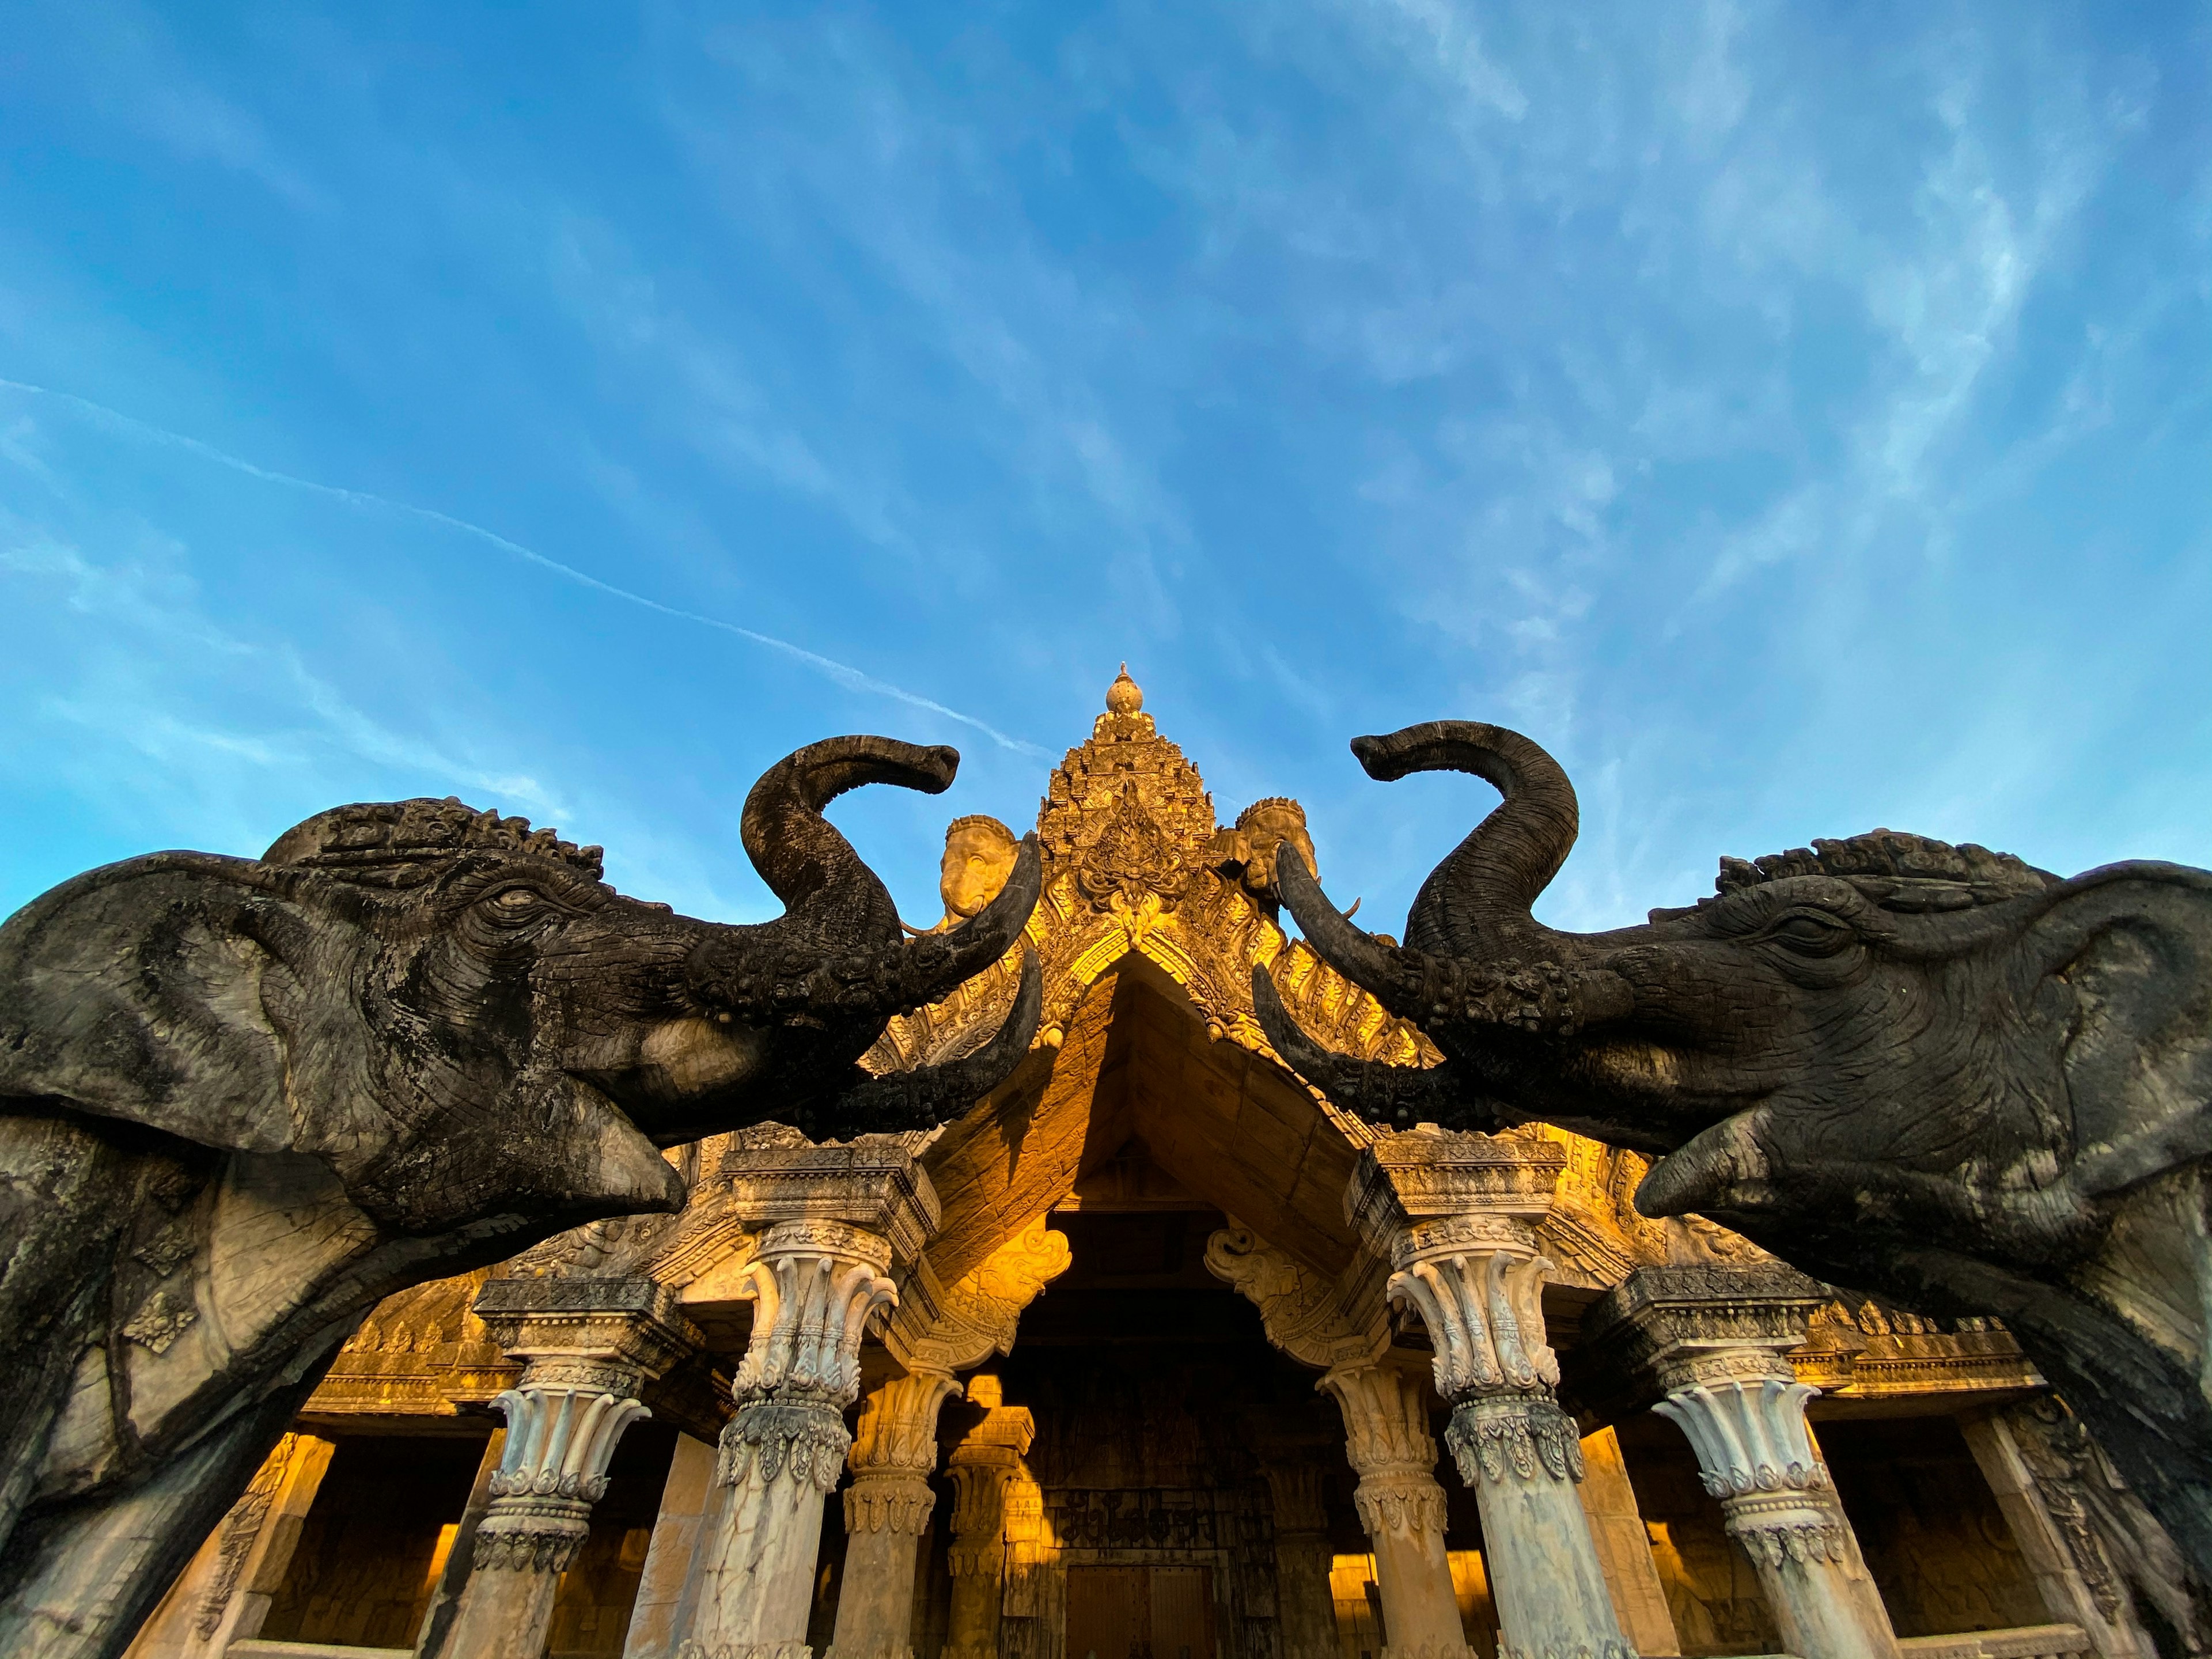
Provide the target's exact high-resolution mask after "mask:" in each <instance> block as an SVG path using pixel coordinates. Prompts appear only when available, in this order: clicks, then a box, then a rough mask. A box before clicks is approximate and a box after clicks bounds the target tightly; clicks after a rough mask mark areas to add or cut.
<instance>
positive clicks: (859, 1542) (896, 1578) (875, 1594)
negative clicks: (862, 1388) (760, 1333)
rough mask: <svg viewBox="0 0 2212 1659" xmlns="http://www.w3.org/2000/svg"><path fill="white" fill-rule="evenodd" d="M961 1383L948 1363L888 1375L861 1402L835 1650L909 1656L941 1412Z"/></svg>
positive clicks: (861, 1655)
mask: <svg viewBox="0 0 2212 1659" xmlns="http://www.w3.org/2000/svg"><path fill="white" fill-rule="evenodd" d="M959 1392H960V1385H959V1384H958V1383H956V1382H954V1381H953V1380H952V1379H951V1377H950V1376H945V1374H944V1373H943V1372H941V1371H922V1372H919V1373H917V1374H915V1375H913V1376H896V1377H893V1378H891V1379H890V1381H889V1382H887V1383H883V1384H882V1385H880V1386H879V1387H878V1388H877V1389H874V1390H873V1391H872V1392H871V1393H870V1394H869V1395H868V1397H867V1399H866V1401H863V1402H862V1404H861V1407H860V1423H859V1425H857V1427H856V1428H855V1430H854V1435H853V1449H852V1452H851V1454H850V1455H848V1459H847V1462H849V1463H850V1464H851V1466H852V1470H853V1480H852V1484H851V1485H850V1486H847V1487H846V1488H845V1571H844V1575H843V1577H842V1579H841V1580H840V1586H841V1587H840V1589H839V1590H838V1595H837V1626H836V1634H835V1635H834V1636H833V1637H832V1638H831V1645H830V1649H829V1654H830V1659H910V1656H911V1655H912V1653H913V1651H914V1649H913V1647H912V1644H910V1643H909V1642H908V1635H909V1633H910V1628H911V1626H912V1625H913V1622H914V1569H915V1551H916V1549H917V1547H919V1545H920V1543H921V1534H922V1531H923V1529H924V1528H927V1526H928V1525H929V1516H930V1511H931V1510H932V1509H933V1508H934V1507H935V1505H936V1502H937V1498H936V1494H935V1493H933V1492H931V1491H930V1489H929V1477H930V1475H931V1474H933V1472H934V1471H935V1469H936V1468H937V1413H938V1408H939V1407H941V1406H942V1405H944V1403H945V1401H947V1400H949V1399H951V1397H952V1396H953V1395H957V1394H958V1393H959Z"/></svg>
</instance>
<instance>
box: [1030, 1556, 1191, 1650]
mask: <svg viewBox="0 0 2212 1659" xmlns="http://www.w3.org/2000/svg"><path fill="white" fill-rule="evenodd" d="M1066 1653H1067V1659H1213V1570H1212V1568H1211V1567H1070V1568H1069V1569H1068V1570H1067V1646H1066Z"/></svg>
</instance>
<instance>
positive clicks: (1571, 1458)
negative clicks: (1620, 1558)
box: [1444, 1393, 1635, 1659]
mask: <svg viewBox="0 0 2212 1659" xmlns="http://www.w3.org/2000/svg"><path fill="white" fill-rule="evenodd" d="M1444 1441H1445V1443H1446V1444H1447V1445H1448V1446H1449V1447H1450V1448H1451V1453H1452V1456H1453V1459H1454V1460H1455V1462H1457V1463H1458V1465H1459V1473H1460V1479H1461V1480H1463V1481H1465V1482H1466V1483H1467V1484H1468V1486H1471V1487H1473V1488H1474V1496H1475V1503H1476V1505H1477V1507H1478V1508H1480V1510H1481V1512H1482V1542H1483V1559H1484V1565H1486V1568H1487V1569H1488V1571H1489V1575H1490V1594H1491V1597H1492V1601H1493V1602H1494V1603H1495V1605H1496V1607H1497V1609H1498V1652H1499V1656H1500V1659H1506V1656H1508V1655H1510V1656H1512V1659H1554V1656H1557V1659H1634V1655H1635V1650H1634V1649H1632V1647H1630V1646H1629V1644H1628V1643H1627V1641H1626V1638H1623V1637H1622V1635H1621V1633H1620V1620H1619V1619H1618V1617H1617V1616H1616V1615H1615V1613H1614V1612H1613V1594H1612V1592H1611V1590H1610V1589H1607V1585H1606V1582H1605V1569H1604V1566H1603V1565H1602V1564H1601V1562H1600V1561H1599V1560H1598V1555H1597V1545H1596V1542H1595V1540H1593V1539H1592V1538H1591V1536H1590V1528H1589V1516H1588V1515H1587V1514H1585V1513H1584V1511H1583V1504H1582V1499H1581V1498H1580V1497H1579V1496H1577V1493H1576V1492H1575V1485H1576V1483H1577V1481H1579V1480H1581V1479H1582V1476H1583V1449H1582V1437H1581V1436H1579V1435H1578V1434H1577V1433H1576V1431H1575V1425H1574V1422H1573V1420H1572V1419H1571V1418H1569V1417H1568V1416H1567V1414H1566V1413H1565V1412H1563V1411H1561V1410H1560V1409H1559V1406H1558V1404H1557V1403H1556V1402H1555V1401H1553V1399H1552V1398H1551V1397H1550V1395H1548V1394H1540V1393H1523V1394H1495V1395H1476V1396H1474V1398H1472V1399H1466V1400H1462V1401H1461V1402H1460V1404H1459V1405H1458V1407H1456V1408H1455V1410H1454V1411H1453V1413H1452V1420H1451V1426H1450V1428H1449V1429H1448V1430H1447V1431H1445V1434H1444Z"/></svg>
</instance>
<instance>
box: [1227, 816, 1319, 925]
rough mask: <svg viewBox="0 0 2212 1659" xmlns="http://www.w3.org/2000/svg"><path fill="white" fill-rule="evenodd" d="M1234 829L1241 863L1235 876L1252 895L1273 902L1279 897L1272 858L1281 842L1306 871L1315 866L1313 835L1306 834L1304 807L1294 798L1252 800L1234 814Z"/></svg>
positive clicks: (1274, 856) (1281, 845)
mask: <svg viewBox="0 0 2212 1659" xmlns="http://www.w3.org/2000/svg"><path fill="white" fill-rule="evenodd" d="M1237 834H1238V836H1239V837H1240V838H1241V842H1242V845H1241V847H1240V848H1239V850H1240V851H1241V852H1242V853H1243V863H1244V868H1243V873H1242V875H1241V876H1240V877H1239V879H1240V880H1241V881H1242V882H1243V885H1244V890H1245V891H1246V892H1248V893H1249V894H1250V895H1252V896H1253V897H1255V898H1259V899H1266V900H1267V901H1268V902H1273V901H1274V900H1275V899H1276V898H1278V897H1279V894H1278V893H1277V891H1276V889H1275V860H1276V855H1277V853H1278V851H1279V849H1280V848H1282V847H1283V846H1284V845H1285V843H1287V844H1288V845H1290V846H1291V847H1293V848H1296V849H1297V854H1298V856H1299V857H1300V858H1302V859H1304V860H1305V863H1306V867H1307V868H1308V869H1309V870H1312V869H1316V868H1318V867H1319V866H1318V861H1317V860H1316V859H1315V857H1314V844H1313V837H1312V836H1310V835H1308V834H1307V833H1306V809H1305V808H1304V807H1303V806H1301V805H1298V804H1297V802H1296V801H1294V800H1285V799H1283V798H1282V797H1280V796H1271V797H1270V798H1269V799H1266V800H1255V801H1254V802H1253V803H1252V804H1251V805H1249V806H1248V807H1246V808H1245V809H1244V810H1243V811H1242V812H1239V813H1238V814H1237Z"/></svg>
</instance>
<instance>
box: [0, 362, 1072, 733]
mask: <svg viewBox="0 0 2212 1659" xmlns="http://www.w3.org/2000/svg"><path fill="white" fill-rule="evenodd" d="M0 388H4V389H6V390H8V391H9V392H31V393H33V394H34V395H35V396H38V397H40V398H53V399H54V400H55V401H57V402H58V403H64V404H68V405H70V407H71V408H72V409H76V410H80V411H81V412H82V413H84V414H86V415H88V416H92V417H93V419H94V420H95V421H98V422H103V423H105V424H107V425H110V426H113V427H118V428H121V429H122V430H124V431H125V432H128V433H130V434H131V435H134V436H136V437H140V438H145V439H148V440H150V441H153V442H155V443H161V444H167V445H169V446H170V447H173V448H177V449H182V450H185V451H187V452H189V453H191V454H194V455H197V456H199V457H200V458H201V459H203V460H209V461H213V462H214V463H215V464H216V465H218V466H227V467H228V468H229V469H230V470H231V471H234V472H243V473H244V474H246V477H249V478H258V479H260V480H261V481H262V482H263V483H273V484H283V486H285V487H286V488H287V489H304V490H307V491H309V492H310V493H312V494H313V495H326V496H328V497H330V498H331V500H333V501H343V502H344V503H345V504H346V505H347V506H349V507H365V508H371V509H374V510H377V511H380V512H386V513H404V514H405V515H407V516H409V517H410V518H416V519H422V520H426V521H428V523H431V524H435V525H442V526H444V527H445V528H447V529H448V530H458V531H459V532H461V533H462V534H463V535H465V536H474V537H475V538H477V540H479V541H483V542H489V543H490V544H492V545H493V546H494V547H496V548H498V549H499V550H501V552H503V553H508V554H512V555H513V556H514V557H516V558H518V559H521V560H524V561H526V562H528V563H531V564H534V565H537V566H538V567H539V568H542V569H545V570H550V571H551V572H553V574H556V575H557V576H565V577H567V578H568V580H570V581H572V582H575V583H578V584H579V585H580V586H585V587H589V588H592V589H594V590H596V591H597V592H601V593H605V594H606V595H607V596H609V597H610V598H611V599H620V600H622V601H623V603H625V604H627V605H638V606H641V607H642V608H643V609H645V610H647V611H659V613H660V614H661V615H662V616H664V617H675V618H676V619H677V620H678V621H679V622H688V623H697V624H698V625H699V626H700V627H702V628H713V629H720V631H721V632H723V633H725V634H734V635H737V636H738V638H739V639H741V640H749V641H751V642H752V643H753V644H755V645H760V646H765V647H768V648H769V650H771V651H780V652H781V653H783V654H784V655H785V656H787V657H790V658H792V659H793V660H795V661H798V662H802V663H805V665H807V666H808V667H809V668H811V669H813V670H814V671H817V673H820V674H823V675H826V676H827V677H828V678H830V679H832V680H835V681H836V683H837V684H839V685H842V686H843V687H844V688H845V689H846V690H848V691H867V692H872V693H873V694H874V695H876V696H880V697H889V698H891V699H892V700H893V701H895V702H902V703H905V704H906V705H907V706H908V707H909V708H926V709H927V710H928V711H929V712H930V713H931V714H942V715H944V716H945V719H947V720H957V721H959V722H960V724H961V725H963V726H971V727H973V728H974V729H975V730H976V731H978V732H981V733H982V734H983V735H984V736H985V737H987V738H990V739H991V741H992V742H994V743H995V744H998V745H999V746H1000V748H1002V749H1011V750H1013V751H1014V752H1015V753H1016V754H1018V755H1030V756H1034V757H1040V758H1042V757H1044V754H1045V751H1044V750H1042V749H1040V748H1038V747H1037V746H1036V744H1033V743H1024V742H1023V741H1022V740H1021V739H1020V738H1013V737H1009V736H1007V735H1006V733H1005V732H1001V731H1000V730H999V728H998V727H996V726H990V725H987V724H986V723H985V722H983V721H981V720H977V719H976V718H975V716H974V715H973V714H962V713H961V712H960V711H959V710H958V709H957V708H946V707H945V705H944V704H943V703H941V702H937V701H936V700H934V699H933V698H930V697H925V696H922V695H921V693H920V692H917V691H909V690H907V689H906V688H905V687H904V686H899V685H893V684H891V683H890V681H888V680H879V679H878V678H876V677H875V676H874V675H872V674H864V673H862V672H861V671H860V670H859V669H857V668H854V667H852V666H850V665H847V664H845V663H842V662H839V661H838V660H836V658H834V657H825V656H823V655H822V654H821V653H819V652H815V651H809V650H807V649H806V648H805V647H804V646H798V645H793V643H792V642H791V641H788V640H780V639H778V638H776V637H775V635H773V634H763V633H760V632H757V630H755V629H750V628H741V627H739V626H738V624H737V623H733V622H725V621H724V620H723V619H722V618H721V617H709V616H706V615H703V614H702V613H701V612H699V611H686V610H684V609H683V608H682V607H681V606H678V605H664V604H662V603H661V602H660V601H659V599H648V598H647V597H646V596H645V595H644V594H642V593H635V592H631V591H630V590H629V588H627V587H617V586H615V585H614V584H613V583H612V582H608V581H601V580H599V578H598V577H597V576H593V575H590V574H586V572H584V571H581V570H579V569H577V568H575V566H574V565H571V564H563V563H562V562H561V561H560V560H558V559H550V558H548V557H546V556H545V555H544V554H543V553H540V552H538V551H536V550H533V549H532V548H527V547H525V546H524V545H523V544H521V543H520V542H515V541H509V540H508V539H507V538H506V537H504V536H502V535H501V534H500V533H499V532H496V531H493V530H487V529H485V528H484V527H483V526H482V525H480V524H471V523H470V522H469V521H468V520H466V519H457V518H455V517H453V514H451V513H441V512H439V511H438V510H437V509H436V508H435V507H416V506H414V505H412V504H411V503H410V502H407V501H393V500H392V499H391V498H390V497H389V496H385V495H371V494H370V493H369V492H368V491H367V490H365V489H341V488H340V487H339V486H337V485H336V484H326V483H316V482H315V481H314V480H313V479H312V478H295V477H293V476H292V475H291V474H290V473H289V472H276V471H270V469H269V468H267V467H265V466H256V465H254V464H253V463H252V461H249V460H246V459H243V458H242V457H240V456H237V455H233V454H230V453H228V452H227V451H224V450H220V449H217V448H216V447H215V446H214V445H212V444H207V443H203V442H201V441H199V440H198V439H197V438H188V437H186V436H185V435H184V434H183V433H181V432H172V431H170V430H169V429H168V428H166V427H159V426H155V425H153V424H151V423H150V422H145V421H142V420H139V419H138V418H137V417H136V416H131V415H125V414H124V413H123V412H122V411H121V410H115V409H110V408H108V407H107V405H106V404H96V403H94V402H93V401H92V399H91V398H80V397H78V396H77V395H76V393H74V392H57V391H55V390H53V389H52V387H51V386H33V385H31V384H29V383H28V382H27V381H24V380H8V379H6V378H5V377H3V376H0Z"/></svg>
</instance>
